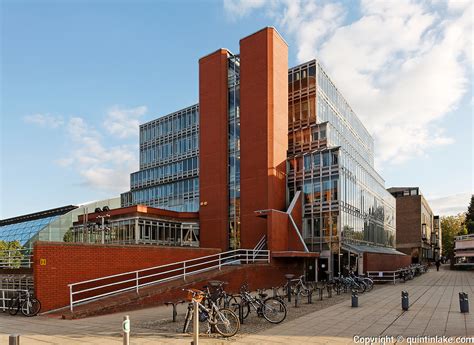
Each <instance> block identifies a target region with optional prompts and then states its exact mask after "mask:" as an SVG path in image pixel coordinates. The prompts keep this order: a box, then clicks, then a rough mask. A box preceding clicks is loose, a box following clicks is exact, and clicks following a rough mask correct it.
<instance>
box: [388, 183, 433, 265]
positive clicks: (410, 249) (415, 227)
mask: <svg viewBox="0 0 474 345" xmlns="http://www.w3.org/2000/svg"><path fill="white" fill-rule="evenodd" d="M388 191H389V192H390V193H391V194H392V195H393V196H394V197H395V198H396V199H397V250H398V251H400V252H403V253H405V254H407V255H411V257H412V262H413V263H421V262H427V261H432V260H436V259H437V256H439V253H440V242H441V226H440V224H439V217H437V216H434V215H433V211H432V210H431V207H430V205H429V204H428V202H427V201H426V199H425V197H424V196H423V194H421V192H420V189H419V188H418V187H392V188H389V189H388Z"/></svg>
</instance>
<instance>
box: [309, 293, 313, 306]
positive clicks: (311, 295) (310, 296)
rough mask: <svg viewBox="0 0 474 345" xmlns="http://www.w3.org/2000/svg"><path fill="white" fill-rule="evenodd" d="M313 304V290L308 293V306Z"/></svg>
mask: <svg viewBox="0 0 474 345" xmlns="http://www.w3.org/2000/svg"><path fill="white" fill-rule="evenodd" d="M312 303H313V290H309V293H308V304H312Z"/></svg>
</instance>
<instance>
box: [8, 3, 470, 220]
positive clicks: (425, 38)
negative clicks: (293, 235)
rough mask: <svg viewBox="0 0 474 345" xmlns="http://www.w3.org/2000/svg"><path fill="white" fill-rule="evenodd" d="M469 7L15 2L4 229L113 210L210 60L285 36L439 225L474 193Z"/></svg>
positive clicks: (395, 181) (382, 163) (391, 177)
mask: <svg viewBox="0 0 474 345" xmlns="http://www.w3.org/2000/svg"><path fill="white" fill-rule="evenodd" d="M471 17H472V5H470V4H469V2H462V1H454V2H437V1H433V2H430V1H423V2H407V3H403V2H402V1H397V2H394V1H393V2H388V1H386V2H372V1H361V2H355V1H339V2H329V1H313V0H304V1H285V0H275V1H263V0H254V1H202V2H199V1H61V2H60V1H5V0H4V1H2V2H1V20H0V21H1V50H0V57H1V73H0V74H1V90H0V92H1V93H0V95H1V167H2V168H1V204H0V218H7V217H12V216H15V215H20V214H24V213H28V212H34V211H39V210H43V209H47V208H52V207H57V206H62V205H66V204H75V203H81V202H85V201H89V200H95V199H101V198H106V197H113V196H117V195H119V193H120V192H122V191H125V190H126V189H127V185H128V174H129V173H130V172H132V171H135V170H137V169H138V157H137V156H138V124H139V123H142V122H145V121H148V120H151V119H153V118H156V117H159V116H161V115H164V114H167V113H170V112H172V111H175V110H178V109H180V108H183V107H185V106H188V105H191V104H194V103H196V102H197V100H198V88H197V85H198V74H197V72H198V68H197V67H198V59H199V58H200V57H202V56H204V55H206V54H208V53H209V52H212V51H214V50H216V49H217V48H220V47H225V48H228V49H230V50H231V51H234V52H237V51H238V42H239V39H240V38H241V37H244V36H246V35H248V34H251V33H253V32H255V31H257V30H258V29H260V28H262V27H264V26H275V27H276V28H277V29H278V30H279V31H280V33H281V34H282V35H283V36H284V37H285V39H286V40H287V42H288V43H289V51H290V66H292V65H296V64H298V63H300V62H303V61H305V60H309V59H311V58H313V57H316V58H319V59H320V60H321V61H322V63H323V64H324V66H326V68H327V70H328V72H329V75H330V76H331V78H332V79H333V81H334V82H335V84H336V85H337V86H338V87H339V88H340V89H341V91H342V93H343V94H344V95H345V97H346V99H347V100H348V102H349V103H350V104H351V105H352V107H353V108H354V110H355V111H356V113H357V114H358V115H359V116H360V118H361V119H362V120H363V121H364V123H365V124H366V126H367V128H368V129H369V131H370V132H371V133H372V134H373V135H374V137H375V140H376V155H377V159H376V165H377V168H378V169H379V170H380V172H381V174H382V176H383V177H384V178H385V180H386V186H387V187H390V186H399V185H410V186H411V185H414V186H420V187H421V189H422V192H423V193H424V194H425V196H426V197H427V198H428V199H429V200H430V201H431V204H432V207H433V209H434V211H435V212H439V213H441V214H449V213H456V212H459V211H464V209H465V208H467V203H468V199H469V195H470V194H471V193H472V181H473V168H472V161H473V155H472V133H473V124H472V104H473V98H472V86H471V80H472V67H471V66H472V50H471V49H470V48H469V47H472V18H471Z"/></svg>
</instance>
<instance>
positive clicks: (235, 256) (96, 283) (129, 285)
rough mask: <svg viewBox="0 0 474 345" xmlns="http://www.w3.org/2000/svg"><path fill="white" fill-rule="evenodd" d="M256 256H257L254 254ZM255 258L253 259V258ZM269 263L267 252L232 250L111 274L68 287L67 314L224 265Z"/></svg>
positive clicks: (268, 252) (268, 253)
mask: <svg viewBox="0 0 474 345" xmlns="http://www.w3.org/2000/svg"><path fill="white" fill-rule="evenodd" d="M255 252H257V253H256V254H255ZM254 254H255V255H254ZM255 262H267V263H269V262H270V251H269V250H258V251H256V250H254V249H235V250H230V251H227V252H223V253H218V254H212V255H206V256H201V257H198V258H194V259H190V260H184V261H178V262H173V263H169V264H165V265H160V266H155V267H150V268H145V269H141V270H136V271H129V272H125V273H119V274H113V275H109V276H105V277H100V278H95V279H90V280H85V281H81V282H77V283H73V284H68V287H69V301H70V310H71V312H72V311H73V308H74V305H77V304H81V303H85V302H89V301H92V300H95V299H99V298H103V297H106V296H110V295H114V294H117V293H120V292H125V291H130V290H135V291H136V293H138V291H139V289H140V288H142V287H145V286H149V285H154V284H158V283H162V282H167V281H170V280H175V279H179V278H182V279H184V280H186V277H188V276H190V275H193V274H197V273H201V272H205V271H209V270H212V269H219V270H220V269H221V268H222V266H226V265H236V264H237V265H239V264H242V263H246V264H248V263H255Z"/></svg>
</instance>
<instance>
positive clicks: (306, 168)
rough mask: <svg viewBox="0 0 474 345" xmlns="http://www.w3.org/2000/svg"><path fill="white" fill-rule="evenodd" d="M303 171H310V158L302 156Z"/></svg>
mask: <svg viewBox="0 0 474 345" xmlns="http://www.w3.org/2000/svg"><path fill="white" fill-rule="evenodd" d="M304 171H311V156H310V155H306V156H304Z"/></svg>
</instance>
